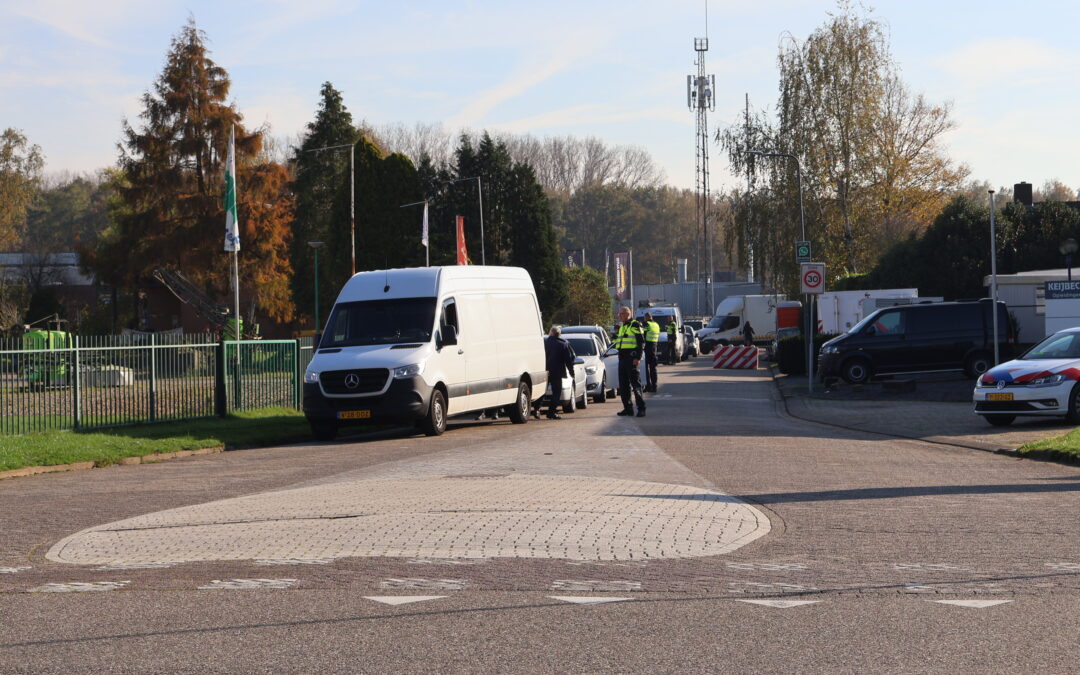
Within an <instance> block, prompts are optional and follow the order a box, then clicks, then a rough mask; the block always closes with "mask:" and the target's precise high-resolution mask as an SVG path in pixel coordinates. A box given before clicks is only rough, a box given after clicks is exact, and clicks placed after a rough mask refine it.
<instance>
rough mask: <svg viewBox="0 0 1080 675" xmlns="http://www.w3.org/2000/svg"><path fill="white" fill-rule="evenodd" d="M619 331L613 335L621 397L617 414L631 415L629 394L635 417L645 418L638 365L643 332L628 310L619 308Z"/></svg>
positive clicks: (643, 336)
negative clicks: (631, 395) (634, 403)
mask: <svg viewBox="0 0 1080 675" xmlns="http://www.w3.org/2000/svg"><path fill="white" fill-rule="evenodd" d="M619 321H620V322H621V323H620V324H619V330H618V332H616V333H615V342H614V347H615V349H617V350H619V396H621V397H622V404H623V409H622V410H621V411H620V412H618V413H617V414H619V415H622V416H627V415H633V414H634V406H633V405H632V404H631V399H630V394H631V393H633V395H634V402H636V403H637V416H638V417H645V399H644V397H642V395H641V373H640V372H639V370H638V364H639V363H640V362H641V354H642V352H643V351H644V350H645V331H644V330H642V328H641V324H639V323H638V322H637V321H635V320H634V319H632V318H631V315H630V308H629V307H626V306H623V307H620V308H619Z"/></svg>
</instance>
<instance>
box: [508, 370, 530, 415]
mask: <svg viewBox="0 0 1080 675" xmlns="http://www.w3.org/2000/svg"><path fill="white" fill-rule="evenodd" d="M531 397H532V389H531V388H530V387H529V383H528V382H526V381H525V380H522V381H521V382H518V392H517V401H516V402H515V403H514V405H513V407H511V408H510V421H511V422H513V423H514V424H525V423H526V422H528V421H529V409H530V408H531V407H532V401H531V400H530V398H531Z"/></svg>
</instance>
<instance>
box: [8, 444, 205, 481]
mask: <svg viewBox="0 0 1080 675" xmlns="http://www.w3.org/2000/svg"><path fill="white" fill-rule="evenodd" d="M224 450H225V446H222V445H219V446H216V447H211V448H198V449H195V450H177V451H176V452H159V453H156V454H150V455H141V456H138V457H123V458H121V459H119V460H117V461H116V462H115V463H114V464H113V465H120V466H130V465H132V464H156V463H157V462H166V461H168V460H170V459H180V458H182V457H191V456H193V455H216V454H217V453H219V452H224ZM113 465H109V464H102V465H101V466H102V467H104V466H113ZM96 468H99V465H98V464H97V462H74V463H72V464H53V465H51V466H24V467H22V468H21V469H12V470H10V471H0V480H4V479H5V478H23V477H25V476H36V475H38V474H42V473H58V472H61V471H84V470H86V469H96Z"/></svg>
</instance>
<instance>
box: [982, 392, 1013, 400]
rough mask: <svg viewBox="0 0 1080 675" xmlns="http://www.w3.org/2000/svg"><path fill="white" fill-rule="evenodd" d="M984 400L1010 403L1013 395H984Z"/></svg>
mask: <svg viewBox="0 0 1080 675" xmlns="http://www.w3.org/2000/svg"><path fill="white" fill-rule="evenodd" d="M986 400H987V401H1011V400H1013V395H1012V393H1008V394H987V395H986Z"/></svg>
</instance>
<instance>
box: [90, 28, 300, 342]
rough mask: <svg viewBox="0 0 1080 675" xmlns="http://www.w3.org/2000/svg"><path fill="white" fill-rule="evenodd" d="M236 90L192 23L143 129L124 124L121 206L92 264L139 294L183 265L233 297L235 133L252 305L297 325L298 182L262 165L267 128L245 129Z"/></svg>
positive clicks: (149, 102)
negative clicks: (160, 273)
mask: <svg viewBox="0 0 1080 675" xmlns="http://www.w3.org/2000/svg"><path fill="white" fill-rule="evenodd" d="M229 88H230V81H229V76H228V73H226V72H225V70H224V69H223V68H221V67H220V66H218V65H217V64H215V63H214V62H213V61H212V60H211V59H210V58H209V56H208V50H207V48H206V36H205V34H204V33H203V32H202V31H200V30H198V28H196V26H195V22H194V21H193V20H189V21H188V23H187V24H186V25H185V26H184V27H183V28H182V29H181V30H180V32H179V33H178V34H177V35H176V36H175V37H174V38H173V41H172V46H171V49H170V50H169V53H168V55H167V57H166V63H165V68H164V69H163V71H162V73H161V75H160V76H159V78H158V79H157V81H156V82H155V83H154V86H153V88H152V90H151V91H148V92H147V93H146V94H144V95H143V112H142V113H141V114H140V118H141V119H142V124H141V125H140V128H138V129H136V128H134V127H133V126H131V125H130V124H128V123H127V122H126V121H125V123H124V128H123V136H124V138H123V140H122V142H121V143H120V150H121V156H120V162H119V164H120V171H121V174H122V177H121V179H120V181H119V185H118V189H119V194H120V203H119V204H118V205H117V206H116V208H115V209H114V212H113V225H112V226H111V227H110V228H109V229H108V230H107V231H106V232H105V233H103V235H102V238H101V240H100V242H99V244H98V246H96V247H95V249H94V250H93V251H91V252H89V255H88V259H87V266H88V267H89V268H90V269H91V270H93V271H94V272H95V273H96V274H97V275H98V277H99V278H100V279H102V280H103V281H106V282H108V283H111V284H114V285H116V286H119V287H121V288H125V289H129V290H131V289H135V288H138V287H141V286H144V285H145V284H147V283H148V280H149V279H150V277H151V274H152V272H153V270H154V268H156V267H159V266H166V267H173V268H177V269H179V270H180V271H181V272H183V274H184V275H185V276H186V277H188V278H189V279H191V280H192V281H193V282H194V283H195V284H197V285H199V286H200V287H202V288H203V289H204V290H205V291H206V292H207V293H209V294H210V295H214V296H217V297H220V298H224V297H227V295H228V291H229V259H228V254H227V253H225V252H224V250H223V249H224V239H225V211H224V201H223V194H224V183H225V181H224V174H225V161H226V158H227V154H228V143H229V132H230V129H232V128H233V127H235V129H236V164H237V184H238V190H237V193H238V203H237V207H238V210H239V219H240V227H241V231H240V236H241V240H240V244H241V249H240V254H239V262H240V296H241V300H242V305H244V306H246V307H250V305H248V302H249V301H250V300H254V301H255V302H256V305H257V307H258V310H259V311H261V312H262V313H264V314H265V315H267V316H269V317H271V318H273V319H275V320H278V321H288V320H291V319H292V317H293V314H294V306H293V303H292V299H291V295H290V293H289V291H288V284H289V276H290V275H291V267H290V264H289V259H288V249H289V244H290V238H291V230H290V228H289V224H290V223H291V221H292V218H293V215H292V212H293V198H292V195H291V193H290V191H289V177H288V175H287V172H286V170H285V168H284V167H282V166H280V165H278V164H275V163H272V162H263V161H260V160H259V151H260V149H261V147H262V134H263V130H261V129H260V130H255V131H248V130H247V129H245V128H244V126H243V124H242V119H243V117H242V115H241V114H240V113H239V112H238V111H237V110H236V107H235V106H234V105H231V104H228V103H227V98H228V95H229ZM242 311H243V313H244V314H245V315H246V314H248V312H247V311H246V310H242Z"/></svg>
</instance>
